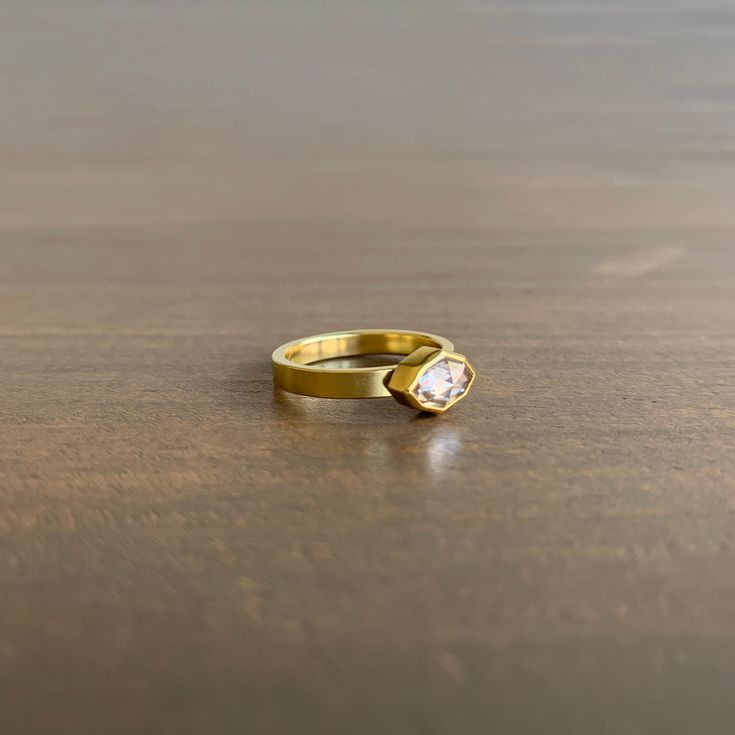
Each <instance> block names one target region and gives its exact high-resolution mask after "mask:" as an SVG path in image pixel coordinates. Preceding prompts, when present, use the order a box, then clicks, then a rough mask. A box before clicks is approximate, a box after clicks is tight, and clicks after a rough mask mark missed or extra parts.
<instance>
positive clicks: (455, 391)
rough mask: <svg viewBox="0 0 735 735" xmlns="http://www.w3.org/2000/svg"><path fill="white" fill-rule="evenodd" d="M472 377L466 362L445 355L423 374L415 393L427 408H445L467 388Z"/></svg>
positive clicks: (414, 390)
mask: <svg viewBox="0 0 735 735" xmlns="http://www.w3.org/2000/svg"><path fill="white" fill-rule="evenodd" d="M471 378H472V372H471V371H470V369H469V367H468V366H467V365H466V364H465V363H464V362H460V361H459V360H453V359H452V358H451V357H445V358H444V359H443V360H439V362H437V363H435V364H434V365H432V366H431V367H430V368H428V370H426V371H425V372H424V373H423V374H422V375H421V377H420V378H419V382H418V384H417V385H416V387H415V388H414V389H413V394H414V395H415V396H416V398H418V400H419V403H421V404H422V405H424V406H426V407H427V408H444V407H445V406H446V405H447V404H448V403H450V402H451V401H454V400H455V399H456V398H457V397H458V396H460V395H462V393H464V392H465V391H466V390H467V386H468V384H469V382H470V379H471Z"/></svg>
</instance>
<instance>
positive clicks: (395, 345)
mask: <svg viewBox="0 0 735 735" xmlns="http://www.w3.org/2000/svg"><path fill="white" fill-rule="evenodd" d="M453 350H454V345H453V344H452V343H451V342H450V341H449V340H448V339H444V337H437V336H436V335H435V334H426V333H422V332H407V331H404V330H400V329H356V330H353V331H348V332H331V333H329V334H318V335H316V336H314V337H305V338H304V339H297V340H294V341H293V342H287V343H286V344H285V345H281V346H280V347H279V348H277V349H276V350H275V351H274V352H273V356H272V359H273V382H274V383H275V384H276V385H277V386H278V387H279V388H283V390H287V391H289V392H290V393H300V394H301V395H305V396H317V397H319V398H379V397H382V396H389V395H392V396H393V397H394V398H395V399H396V400H397V401H399V402H400V403H403V404H405V405H407V406H412V407H413V408H417V409H419V410H421V411H430V412H432V413H442V412H443V411H446V410H447V409H448V408H450V407H451V406H453V405H454V404H455V403H457V401H460V400H461V399H462V398H464V397H465V395H466V394H467V392H468V391H469V388H470V386H471V385H472V382H473V381H474V379H475V371H474V370H473V369H472V367H471V366H470V364H469V362H468V361H467V358H466V357H464V356H463V355H458V354H457V353H456V352H453ZM360 355H406V357H404V359H403V360H401V362H399V363H398V364H397V365H380V366H378V367H357V368H328V367H323V366H320V365H315V364H313V363H318V362H320V361H321V360H332V359H334V358H339V357H357V356H360Z"/></svg>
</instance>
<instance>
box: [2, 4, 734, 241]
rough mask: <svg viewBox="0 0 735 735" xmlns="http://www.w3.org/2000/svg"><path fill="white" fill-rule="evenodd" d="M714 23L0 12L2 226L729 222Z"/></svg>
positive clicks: (628, 16) (727, 13)
mask: <svg viewBox="0 0 735 735" xmlns="http://www.w3.org/2000/svg"><path fill="white" fill-rule="evenodd" d="M732 22H733V17H732V8H730V7H729V6H728V5H727V4H723V3H714V2H706V1H705V2H697V3H695V2H684V1H682V2H664V1H663V0H660V1H659V0H643V1H641V2H625V1H623V2H616V3H606V2H571V1H569V2H566V1H560V2H546V3H544V2H533V1H526V0H519V1H517V2H516V1H514V2H502V1H501V0H493V1H490V2H469V1H468V2H465V1H464V0H461V1H460V2H456V3H444V2H422V3H410V2H397V3H391V2H381V1H380V0H378V1H375V2H329V1H328V0H320V1H319V2H288V1H284V2H276V3H273V2H234V1H233V2H224V1H221V0H214V1H213V2H208V3H206V6H204V5H202V4H201V3H196V2H122V3H113V2H104V0H103V1H101V2H84V1H82V0H79V1H78V2H76V1H74V0H64V1H63V2H42V1H39V0H29V1H27V2H13V0H10V1H9V2H6V3H4V4H3V8H2V44H1V45H0V54H2V56H1V57H0V63H1V64H2V70H3V73H2V78H1V79H0V84H2V89H1V90H0V91H1V93H2V100H3V108H4V114H3V115H2V119H1V120H0V125H1V126H2V127H1V128H0V145H1V146H2V148H1V149H0V155H1V156H2V170H3V177H2V182H1V184H0V185H1V186H2V191H0V195H1V196H0V206H1V207H2V209H1V210H0V216H1V217H2V223H3V226H4V227H6V228H9V227H17V228H23V227H41V226H43V225H48V226H56V225H59V226H61V225H63V226H72V225H78V224H85V225H91V224H94V225H107V226H115V225H125V226H129V225H131V224H133V223H140V224H150V225H155V224H166V225H170V224H200V223H212V222H216V223H218V224H222V223H225V222H230V221H237V222H243V221H246V222H248V223H252V224H253V225H256V224H258V225H263V226H267V225H271V224H274V223H277V224H279V225H281V226H283V225H286V224H288V223H291V224H294V225H298V224H303V223H304V222H309V223H317V224H323V225H329V226H343V227H347V228H354V229H359V231H360V232H361V233H362V232H364V231H365V230H364V228H365V227H376V228H379V229H382V230H387V229H389V228H392V229H393V231H395V232H401V231H406V230H410V231H415V230H417V229H421V228H438V227H452V228H453V229H454V230H456V229H457V228H460V229H461V230H462V231H463V232H466V233H470V234H472V233H476V232H477V230H478V229H480V228H492V229H502V228H512V229H525V230H528V229H533V230H538V229H549V228H560V227H562V228H574V229H584V228H590V227H610V226H611V225H613V224H614V225H615V226H616V227H618V228H628V229H629V228H631V227H641V228H643V227H645V228H670V229H680V228H693V227H695V228H701V229H705V230H708V231H717V230H720V229H722V228H723V227H726V226H729V225H732V216H733V215H732V212H731V210H732V207H730V206H729V205H730V201H731V200H730V196H729V191H728V186H727V185H729V184H730V183H731V178H730V177H731V175H732V167H731V166H730V165H729V156H730V155H731V153H732V149H733V140H732V102H733V100H732V96H733V95H732V85H733V73H734V72H733V57H732V54H733V52H732Z"/></svg>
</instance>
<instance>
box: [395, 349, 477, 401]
mask: <svg viewBox="0 0 735 735" xmlns="http://www.w3.org/2000/svg"><path fill="white" fill-rule="evenodd" d="M444 359H450V360H455V361H456V362H461V363H463V364H464V366H465V368H466V369H467V371H468V372H469V381H468V383H467V387H466V388H465V389H464V391H463V392H462V393H460V394H459V395H457V396H455V397H454V398H452V399H451V400H450V401H448V402H447V404H446V405H445V406H426V405H424V404H423V403H422V402H421V401H420V400H419V398H418V397H417V396H416V395H415V393H414V390H415V388H416V386H417V385H418V383H419V381H420V380H421V376H422V375H423V374H424V373H425V372H426V371H427V370H429V369H430V368H431V367H433V366H434V365H436V364H437V363H438V362H441V361H442V360H444ZM476 376H477V373H476V372H475V369H474V368H473V367H472V365H471V364H470V361H469V360H468V359H467V358H466V357H465V356H464V355H460V354H459V353H457V352H448V351H446V350H441V349H438V348H436V347H419V348H418V349H417V350H414V351H413V352H412V353H411V354H410V355H408V356H407V357H405V358H404V359H403V360H401V362H399V363H398V365H397V366H396V369H395V370H394V371H393V374H392V375H391V377H390V379H389V381H388V384H387V386H386V387H387V388H388V390H389V391H390V394H391V395H392V396H393V397H394V398H395V399H396V400H397V401H398V402H399V403H403V404H404V405H406V406H411V407H412V408H415V409H418V410H419V411H426V412H427V413H444V412H445V411H448V410H449V409H450V408H451V407H452V406H454V405H455V404H456V403H459V401H461V400H462V399H463V398H464V397H465V396H466V395H467V394H468V393H469V391H470V388H471V387H472V384H473V383H474V382H475V377H476Z"/></svg>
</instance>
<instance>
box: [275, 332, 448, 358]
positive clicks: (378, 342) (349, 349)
mask: <svg viewBox="0 0 735 735" xmlns="http://www.w3.org/2000/svg"><path fill="white" fill-rule="evenodd" d="M441 346H442V345H441V344H440V343H439V342H438V341H437V340H435V339H431V338H430V337H428V336H425V335H421V334H403V333H400V332H379V333H360V332H356V333H352V334H340V335H336V336H324V337H314V338H310V339H306V340H304V341H303V342H299V343H298V344H296V345H292V346H291V347H289V348H288V349H287V350H286V352H285V355H284V357H285V358H286V359H287V360H290V361H291V362H295V363H298V364H300V365H309V364H311V363H314V362H321V361H322V360H333V359H335V358H341V357H361V356H364V355H410V354H411V353H412V352H413V351H414V350H416V349H418V348H419V347H438V348H441Z"/></svg>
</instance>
